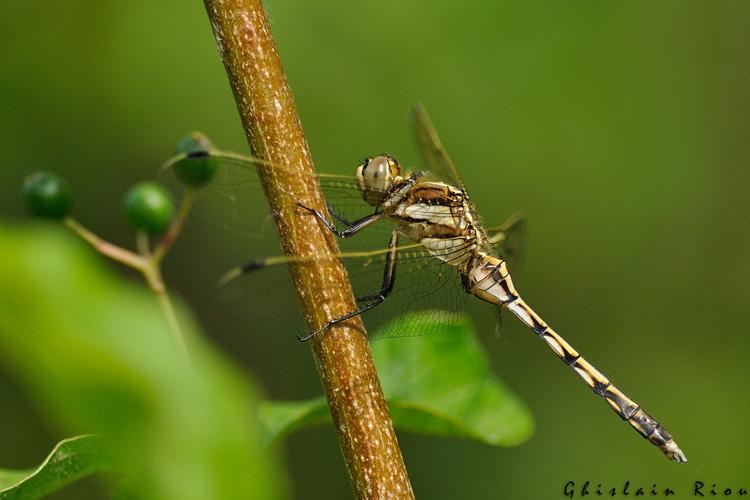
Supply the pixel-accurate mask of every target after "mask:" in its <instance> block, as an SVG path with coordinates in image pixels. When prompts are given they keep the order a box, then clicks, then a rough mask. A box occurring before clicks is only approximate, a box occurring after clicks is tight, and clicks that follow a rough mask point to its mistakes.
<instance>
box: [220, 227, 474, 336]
mask: <svg viewBox="0 0 750 500" xmlns="http://www.w3.org/2000/svg"><path fill="white" fill-rule="evenodd" d="M378 226H379V227H378ZM376 228H377V229H376ZM391 231H392V226H390V225H388V224H382V225H380V224H378V225H376V226H375V227H373V228H372V229H370V230H368V231H367V233H368V236H367V237H366V238H365V240H367V241H370V242H371V243H373V244H374V243H375V240H378V241H377V243H378V246H373V245H369V246H367V245H365V246H364V248H367V249H366V250H359V248H363V247H362V245H363V242H359V243H356V242H355V241H354V240H358V239H359V237H357V238H353V239H349V240H342V241H341V243H342V246H343V249H342V250H343V251H342V253H341V255H339V256H334V257H327V258H342V259H343V260H344V263H345V265H346V268H347V271H348V273H349V278H350V281H351V283H352V287H353V288H354V293H355V295H356V296H357V297H366V296H369V295H372V294H374V293H377V292H378V291H379V290H380V289H381V287H382V282H383V274H384V271H385V265H386V258H387V254H388V249H387V247H386V246H384V243H387V241H388V237H389V235H390V232H391ZM363 241H364V240H363ZM373 248H376V249H375V250H373ZM398 249H399V250H398V252H397V254H396V259H397V260H396V272H395V281H394V283H393V289H392V292H391V293H390V294H389V295H388V297H387V298H386V300H385V301H384V302H383V303H381V304H380V305H378V306H377V307H375V308H373V309H372V310H370V311H368V312H366V313H365V314H363V316H362V319H363V320H364V322H365V324H366V325H367V329H368V332H369V334H370V337H371V338H393V337H413V336H421V335H430V334H433V333H436V332H437V331H439V328H437V327H438V325H439V324H441V323H443V322H445V321H449V320H452V319H455V317H456V316H457V315H459V314H460V313H462V312H463V311H464V310H465V308H466V299H467V297H468V296H467V294H466V292H465V291H464V290H463V288H462V286H461V278H460V275H459V274H458V272H457V271H456V269H455V268H454V267H453V266H451V265H449V264H446V263H445V262H443V261H441V260H440V259H437V258H435V257H434V256H433V255H432V254H430V253H428V252H427V251H425V250H424V248H423V247H422V246H421V245H419V244H415V243H409V242H407V243H405V244H403V245H400V246H399V247H398ZM466 251H468V248H461V247H455V248H454V249H452V250H451V252H452V254H451V255H445V256H444V257H445V258H446V259H449V258H458V256H459V255H460V254H461V252H466ZM316 258H320V257H316ZM288 259H289V258H288V257H269V258H266V259H261V260H258V261H254V262H253V264H252V265H250V266H248V268H252V269H253V271H252V272H248V273H247V274H244V275H241V276H236V277H235V278H234V279H232V280H231V281H230V282H229V283H227V285H226V287H223V288H222V289H221V290H220V292H221V294H222V295H223V296H224V297H225V299H227V300H226V303H225V306H228V307H226V309H227V310H228V311H229V312H243V311H244V312H245V313H249V314H250V315H253V314H256V313H257V312H256V311H254V308H248V307H247V302H246V299H243V297H251V296H257V295H258V293H259V291H260V290H261V289H262V288H266V289H267V287H268V283H272V284H275V285H273V286H274V287H276V288H277V289H278V288H281V286H280V283H287V282H288V281H289V279H288V277H286V276H282V275H283V274H285V273H286V269H285V266H283V265H267V264H280V263H282V264H283V263H286V262H288V261H289V260H288ZM300 265H303V266H304V265H305V262H304V261H302V262H300ZM279 271H283V272H279ZM267 293H276V292H275V291H272V290H268V289H267ZM222 302H224V301H222ZM243 302H244V303H245V305H244V306H243ZM282 302H284V301H282ZM286 302H287V303H288V302H289V301H286ZM420 311H432V312H433V314H431V315H430V320H429V321H424V320H419V321H417V320H416V318H415V315H414V313H416V312H420ZM297 324H298V325H299V327H298V328H301V322H297ZM295 333H296V334H299V335H303V334H305V333H307V332H304V331H301V330H300V331H295Z"/></svg>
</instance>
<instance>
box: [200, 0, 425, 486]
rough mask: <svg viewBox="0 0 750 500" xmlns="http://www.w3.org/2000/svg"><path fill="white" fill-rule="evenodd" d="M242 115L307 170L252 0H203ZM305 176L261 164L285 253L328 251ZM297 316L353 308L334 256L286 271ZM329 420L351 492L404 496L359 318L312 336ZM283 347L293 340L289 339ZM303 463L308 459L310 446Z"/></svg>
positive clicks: (269, 148) (258, 137)
mask: <svg viewBox="0 0 750 500" xmlns="http://www.w3.org/2000/svg"><path fill="white" fill-rule="evenodd" d="M205 4H206V10H207V12H208V16H209V18H210V20H211V24H212V26H213V30H214V34H215V36H216V41H217V43H218V46H219V52H220V53H221V56H222V59H223V62H224V65H225V67H226V70H227V74H228V76H229V81H230V83H231V85H232V89H233V91H234V96H235V100H236V102H237V107H238V109H239V112H240V115H241V117H242V122H243V124H244V127H245V131H246V133H247V138H248V142H249V143H250V145H251V147H252V149H253V151H254V152H255V154H256V155H257V156H259V157H261V158H265V159H268V160H270V161H274V162H278V163H282V164H286V165H296V166H298V172H299V174H308V173H311V172H312V171H313V165H312V160H311V158H310V151H309V149H308V145H307V141H306V139H305V136H304V134H303V132H302V127H301V125H300V122H299V118H298V116H297V110H296V107H295V104H294V100H293V98H292V94H291V91H290V90H289V87H288V85H287V82H286V77H285V76H284V72H283V69H282V67H281V61H280V60H279V56H278V53H277V52H276V47H275V44H274V42H273V38H272V36H271V33H270V30H269V26H268V21H267V19H266V14H265V12H264V10H263V6H262V4H261V2H260V1H259V0H205ZM310 179H311V177H310V176H309V175H297V173H296V172H293V171H291V170H290V169H267V170H266V171H265V172H264V175H263V182H264V186H265V188H266V194H267V196H268V200H269V204H270V206H271V210H272V212H273V215H274V219H275V221H276V225H277V227H278V230H279V234H280V235H281V241H282V244H283V247H284V251H285V252H286V253H288V254H294V255H315V254H325V253H329V252H336V251H337V244H336V241H335V238H333V237H332V235H331V234H330V233H328V232H324V231H323V230H322V229H321V226H320V225H319V224H318V223H317V222H316V219H315V218H314V217H311V216H308V215H306V214H303V213H300V212H299V210H298V209H297V208H296V206H295V205H294V203H293V201H292V198H290V197H289V196H288V195H287V194H284V193H292V194H293V195H294V198H295V199H297V200H299V201H300V202H301V203H303V204H305V205H307V206H310V207H316V208H318V209H320V210H324V207H325V203H324V201H323V197H322V195H321V193H320V189H319V187H318V186H317V184H316V183H315V182H312V181H311V180H310ZM290 272H291V275H292V279H293V280H294V283H295V285H296V289H297V292H298V296H299V299H300V303H301V308H302V312H303V315H304V317H305V321H306V323H307V326H308V328H309V329H310V330H313V329H315V328H317V327H318V326H320V325H321V324H323V323H324V322H325V321H327V320H328V319H329V318H330V317H332V316H335V315H339V314H343V313H346V312H348V311H350V310H352V309H354V307H355V302H354V298H353V295H352V290H351V285H350V284H349V281H348V277H347V274H346V270H345V269H344V268H343V266H342V265H341V263H340V262H338V261H337V260H335V259H317V260H314V261H309V262H306V263H304V264H299V265H296V266H293V267H292V268H291V269H290ZM311 347H312V350H313V353H314V357H315V362H316V365H317V368H318V372H319V374H320V378H321V381H322V384H323V387H324V388H325V391H326V394H327V396H328V404H329V406H330V408H331V414H332V415H333V421H334V424H335V426H336V431H337V432H338V435H339V441H340V444H341V449H342V451H343V454H344V458H345V460H346V464H347V467H348V470H349V476H350V478H351V481H352V485H353V488H354V492H355V494H356V496H357V497H358V498H413V496H414V495H413V493H412V490H411V485H410V484H409V479H408V477H407V475H406V469H405V467H404V462H403V458H402V456H401V451H400V450H399V447H398V443H397V441H396V434H395V433H394V430H393V424H392V422H391V418H390V415H389V414H388V407H387V406H386V403H385V399H384V398H383V392H382V389H381V388H380V381H379V380H378V377H377V373H376V372H375V366H374V364H373V361H372V355H371V353H370V348H369V345H368V344H367V337H366V334H365V330H364V326H363V324H362V322H361V320H360V319H359V318H354V319H352V320H349V321H346V322H344V323H341V324H340V325H338V326H336V327H335V328H332V329H331V330H330V331H328V332H326V333H324V334H322V335H319V336H318V337H316V338H315V339H313V340H312V341H311ZM289 348H290V349H295V348H299V345H297V344H292V343H290V345H289ZM309 459H310V460H311V461H313V460H316V455H315V452H314V450H311V451H310V457H309Z"/></svg>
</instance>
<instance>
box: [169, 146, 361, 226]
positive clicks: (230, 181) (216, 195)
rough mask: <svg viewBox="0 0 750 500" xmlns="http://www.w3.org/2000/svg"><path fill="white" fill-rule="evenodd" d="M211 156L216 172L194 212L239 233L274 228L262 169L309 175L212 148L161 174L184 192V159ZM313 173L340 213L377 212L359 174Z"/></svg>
mask: <svg viewBox="0 0 750 500" xmlns="http://www.w3.org/2000/svg"><path fill="white" fill-rule="evenodd" d="M207 158H210V159H211V160H213V161H215V162H216V165H217V170H216V173H215V175H214V177H213V178H212V180H211V182H210V183H208V184H207V185H206V186H204V187H201V188H200V189H199V190H198V192H197V195H196V202H195V208H194V213H195V214H197V215H198V216H199V217H202V218H205V219H208V220H210V221H212V222H214V223H216V224H218V225H220V226H221V227H223V228H225V229H228V230H231V231H234V232H237V233H240V234H249V235H253V234H255V235H257V234H261V235H262V234H266V233H267V231H266V228H268V227H272V226H273V224H272V221H271V217H270V215H269V210H268V204H267V201H266V198H265V195H264V193H263V186H262V183H261V181H260V177H259V175H258V172H259V171H260V170H262V169H293V170H295V174H296V175H306V174H300V173H299V172H298V171H297V169H296V168H295V167H294V166H290V165H281V164H276V163H272V162H268V161H265V160H261V159H258V158H253V157H250V156H242V155H238V154H236V153H232V152H227V151H219V150H211V151H202V152H200V154H194V155H184V154H181V155H177V156H175V157H173V158H171V159H170V160H168V161H167V162H166V163H165V164H164V166H163V167H162V169H161V171H160V176H159V178H160V180H161V181H162V182H164V183H165V184H167V186H168V187H169V188H170V191H172V192H176V193H179V192H181V191H182V190H184V187H183V185H182V183H181V182H179V180H178V178H177V174H176V172H177V169H179V167H180V162H190V161H204V160H206V159H207ZM352 170H353V169H352ZM311 177H313V178H314V180H315V181H316V182H318V183H319V184H320V186H321V188H322V189H323V192H324V195H325V198H326V200H327V201H328V203H330V204H331V205H332V206H335V208H336V210H337V212H339V213H341V214H344V215H346V216H347V217H351V218H357V217H361V216H362V215H364V214H366V213H371V212H372V210H373V209H372V207H370V206H369V205H367V204H366V203H365V202H364V201H363V199H362V195H361V192H360V190H359V184H358V183H357V179H356V177H355V176H354V175H347V174H333V173H320V174H315V175H312V176H311ZM290 197H291V194H290Z"/></svg>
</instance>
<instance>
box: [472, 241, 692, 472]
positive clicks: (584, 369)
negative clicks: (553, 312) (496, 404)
mask: <svg viewBox="0 0 750 500" xmlns="http://www.w3.org/2000/svg"><path fill="white" fill-rule="evenodd" d="M464 282H465V286H466V288H467V291H469V292H471V293H472V294H474V295H476V296H477V297H479V298H480V299H482V300H485V301H487V302H490V303H492V304H497V305H499V306H501V307H506V308H508V309H510V310H511V311H512V312H513V313H514V314H515V315H516V316H518V317H519V319H520V320H521V321H523V322H524V323H525V324H526V325H527V326H528V327H529V328H530V329H531V330H532V331H534V332H535V333H536V334H537V335H538V336H539V337H541V338H542V339H543V340H544V341H545V342H546V343H547V345H548V346H549V347H550V348H551V349H552V350H553V351H554V352H555V354H557V356H558V357H559V358H560V359H561V360H562V361H563V362H564V363H565V364H567V365H568V366H570V367H571V368H573V369H574V370H575V371H576V373H578V375H580V376H581V378H582V379H583V381H584V382H586V384H587V385H588V386H589V387H591V389H592V390H593V391H594V392H595V393H596V394H598V395H600V396H601V397H602V398H604V400H605V401H606V402H607V403H608V404H609V406H610V407H612V409H613V410H614V411H615V413H617V414H618V415H619V416H620V417H622V418H623V419H624V420H626V421H627V422H628V423H629V424H630V425H631V426H633V428H634V429H635V430H636V431H638V433H639V434H640V435H641V436H643V437H644V438H646V439H648V440H649V441H650V442H651V443H653V444H654V445H656V446H657V447H659V449H660V450H661V451H662V452H663V453H664V454H665V455H666V456H667V457H668V458H670V459H672V460H674V461H675V462H687V458H686V457H685V455H684V454H683V453H682V450H680V448H679V447H678V446H677V443H675V442H674V440H673V439H672V436H671V435H670V434H669V433H668V432H667V431H666V430H664V428H663V427H662V426H661V424H659V422H657V421H656V420H654V419H653V418H652V417H651V416H650V415H649V414H648V413H646V412H645V411H643V410H642V409H641V407H640V405H639V404H638V403H636V402H635V401H633V400H632V399H630V398H629V397H628V396H626V395H625V394H624V393H623V392H622V391H620V390H619V389H618V388H617V387H615V386H614V385H613V384H612V383H611V382H610V381H609V380H608V379H607V377H605V376H604V375H602V374H601V373H600V372H599V371H598V370H597V369H596V368H594V367H593V366H592V365H591V364H590V363H589V362H588V361H586V360H585V359H583V357H582V356H580V355H579V354H578V352H577V351H576V350H575V349H573V347H571V346H570V344H568V343H567V342H566V341H565V339H563V338H562V337H561V336H560V335H558V334H557V333H556V332H555V331H554V330H552V328H550V327H549V326H547V324H546V323H545V322H544V321H543V320H542V318H540V317H539V315H538V314H536V313H535V312H534V311H533V310H532V309H531V307H529V306H528V305H527V304H526V303H525V302H524V301H523V299H521V297H520V296H519V295H518V292H516V289H515V287H514V286H513V281H512V280H511V277H510V274H509V273H508V270H507V268H506V266H505V262H504V261H503V260H501V259H498V258H496V257H493V256H490V255H486V254H483V253H478V254H477V255H476V256H475V257H474V258H472V259H471V261H470V262H469V263H468V266H467V269H466V274H465V277H464Z"/></svg>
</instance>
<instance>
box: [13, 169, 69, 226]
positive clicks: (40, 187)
mask: <svg viewBox="0 0 750 500" xmlns="http://www.w3.org/2000/svg"><path fill="white" fill-rule="evenodd" d="M21 195H22V197H23V202H24V205H25V206H26V211H27V212H28V213H30V214H31V215H34V216H37V217H44V218H47V219H62V218H63V217H66V216H68V215H70V212H71V210H72V209H73V197H72V195H71V193H70V186H69V185H68V182H67V181H66V180H65V179H63V178H62V177H60V176H58V175H56V174H53V173H50V172H35V173H33V174H31V175H29V176H27V177H26V179H24V182H23V187H22V189H21Z"/></svg>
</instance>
